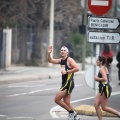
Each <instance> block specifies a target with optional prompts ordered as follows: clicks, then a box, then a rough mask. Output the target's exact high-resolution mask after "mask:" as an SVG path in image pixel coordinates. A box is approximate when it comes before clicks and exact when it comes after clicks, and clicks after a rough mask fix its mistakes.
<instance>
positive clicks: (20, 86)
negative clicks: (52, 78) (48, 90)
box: [8, 84, 45, 88]
mask: <svg viewBox="0 0 120 120" xmlns="http://www.w3.org/2000/svg"><path fill="white" fill-rule="evenodd" d="M40 86H45V84H42V85H34V86H30V85H13V86H8V88H22V87H23V88H29V87H40Z"/></svg>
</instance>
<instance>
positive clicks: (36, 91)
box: [9, 84, 82, 97]
mask: <svg viewBox="0 0 120 120" xmlns="http://www.w3.org/2000/svg"><path fill="white" fill-rule="evenodd" d="M79 86H82V84H80V85H76V86H75V87H79ZM55 89H56V90H57V89H59V87H57V88H47V89H41V90H35V91H30V92H27V93H19V94H13V95H9V96H11V97H15V96H21V95H26V94H33V93H38V92H43V91H49V90H55Z"/></svg>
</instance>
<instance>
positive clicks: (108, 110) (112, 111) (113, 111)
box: [101, 93, 119, 116]
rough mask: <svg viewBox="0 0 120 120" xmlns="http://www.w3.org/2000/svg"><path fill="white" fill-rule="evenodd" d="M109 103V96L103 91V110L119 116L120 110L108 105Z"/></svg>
mask: <svg viewBox="0 0 120 120" xmlns="http://www.w3.org/2000/svg"><path fill="white" fill-rule="evenodd" d="M107 103H108V98H107V97H106V96H105V95H104V93H103V95H102V96H101V107H102V110H104V111H107V112H109V113H112V114H115V115H117V116H119V112H118V111H117V110H115V109H113V108H110V107H108V106H107Z"/></svg>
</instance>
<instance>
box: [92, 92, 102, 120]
mask: <svg viewBox="0 0 120 120" xmlns="http://www.w3.org/2000/svg"><path fill="white" fill-rule="evenodd" d="M94 107H95V110H96V113H97V116H98V119H99V120H102V113H101V109H100V93H98V94H97V95H96V98H95V102H94Z"/></svg>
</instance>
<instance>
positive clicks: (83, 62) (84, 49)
mask: <svg viewBox="0 0 120 120" xmlns="http://www.w3.org/2000/svg"><path fill="white" fill-rule="evenodd" d="M87 1H88V0H84V5H85V8H84V22H83V25H84V26H85V28H86V22H87ZM83 39H84V40H83V52H82V70H85V58H86V39H87V38H86V34H84V35H83Z"/></svg>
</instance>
